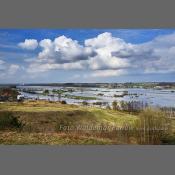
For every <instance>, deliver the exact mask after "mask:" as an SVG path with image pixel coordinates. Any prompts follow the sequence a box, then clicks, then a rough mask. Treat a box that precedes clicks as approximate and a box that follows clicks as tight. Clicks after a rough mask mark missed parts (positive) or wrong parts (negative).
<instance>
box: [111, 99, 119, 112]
mask: <svg viewBox="0 0 175 175" xmlns="http://www.w3.org/2000/svg"><path fill="white" fill-rule="evenodd" d="M117 105H118V103H117V101H113V102H112V108H113V110H117V109H118V107H117Z"/></svg>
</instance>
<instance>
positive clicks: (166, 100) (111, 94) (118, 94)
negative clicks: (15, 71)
mask: <svg viewBox="0 0 175 175" xmlns="http://www.w3.org/2000/svg"><path fill="white" fill-rule="evenodd" d="M17 89H18V91H19V92H20V94H21V95H22V96H23V97H24V98H25V99H45V100H50V101H60V100H61V101H63V100H64V101H66V103H68V104H81V103H82V102H84V101H86V102H87V103H88V104H89V105H95V104H97V103H99V102H100V103H101V104H102V106H107V105H109V106H111V105H112V102H113V101H125V102H133V101H137V102H142V103H144V104H147V105H149V106H158V107H175V91H174V90H172V89H161V90H159V89H142V88H125V89H119V88H115V89H114V88H90V87H88V88H86V87H82V88H81V87H54V86H18V87H17Z"/></svg>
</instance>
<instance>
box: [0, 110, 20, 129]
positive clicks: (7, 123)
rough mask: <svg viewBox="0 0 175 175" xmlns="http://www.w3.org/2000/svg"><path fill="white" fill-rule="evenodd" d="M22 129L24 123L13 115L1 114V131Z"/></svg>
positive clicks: (8, 113)
mask: <svg viewBox="0 0 175 175" xmlns="http://www.w3.org/2000/svg"><path fill="white" fill-rule="evenodd" d="M20 128H22V123H21V122H20V121H19V120H18V118H17V117H14V116H13V114H12V113H10V112H4V113H1V114H0V130H4V129H20Z"/></svg>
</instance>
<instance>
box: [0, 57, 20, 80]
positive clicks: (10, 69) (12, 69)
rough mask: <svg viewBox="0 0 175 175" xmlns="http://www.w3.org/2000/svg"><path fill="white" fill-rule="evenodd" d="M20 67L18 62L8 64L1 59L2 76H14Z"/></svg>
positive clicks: (0, 76) (0, 75)
mask: <svg viewBox="0 0 175 175" xmlns="http://www.w3.org/2000/svg"><path fill="white" fill-rule="evenodd" d="M19 69H20V66H19V65H17V64H8V63H6V62H5V61H3V60H0V78H1V79H6V78H9V77H11V76H14V75H15V74H16V72H17V71H18V70H19Z"/></svg>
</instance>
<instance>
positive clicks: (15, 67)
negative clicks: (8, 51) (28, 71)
mask: <svg viewBox="0 0 175 175" xmlns="http://www.w3.org/2000/svg"><path fill="white" fill-rule="evenodd" d="M19 68H20V66H19V65H17V64H11V65H10V66H9V68H8V74H10V75H13V74H15V73H16V72H17V71H18V70H19Z"/></svg>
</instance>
